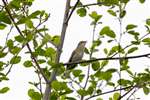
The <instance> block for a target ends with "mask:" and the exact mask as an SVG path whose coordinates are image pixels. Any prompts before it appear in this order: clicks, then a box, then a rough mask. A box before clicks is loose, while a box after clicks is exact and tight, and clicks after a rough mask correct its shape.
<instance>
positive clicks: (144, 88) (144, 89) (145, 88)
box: [143, 86, 150, 95]
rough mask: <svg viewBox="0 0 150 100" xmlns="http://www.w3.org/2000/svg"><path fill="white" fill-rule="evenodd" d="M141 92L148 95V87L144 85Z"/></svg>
mask: <svg viewBox="0 0 150 100" xmlns="http://www.w3.org/2000/svg"><path fill="white" fill-rule="evenodd" d="M143 92H144V94H145V95H148V94H149V93H150V88H148V87H146V86H145V87H143Z"/></svg>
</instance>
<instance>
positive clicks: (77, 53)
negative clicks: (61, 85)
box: [66, 41, 86, 70]
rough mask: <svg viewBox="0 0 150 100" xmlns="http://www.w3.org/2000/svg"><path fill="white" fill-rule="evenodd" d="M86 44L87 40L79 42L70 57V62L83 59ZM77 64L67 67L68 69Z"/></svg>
mask: <svg viewBox="0 0 150 100" xmlns="http://www.w3.org/2000/svg"><path fill="white" fill-rule="evenodd" d="M85 45H86V41H80V42H79V43H78V46H77V47H76V49H75V50H74V51H73V52H72V54H71V57H70V59H69V61H68V63H70V62H77V61H80V60H82V57H83V55H84V50H85ZM76 65H77V64H71V65H67V67H66V69H67V70H71V69H73V68H75V67H76Z"/></svg>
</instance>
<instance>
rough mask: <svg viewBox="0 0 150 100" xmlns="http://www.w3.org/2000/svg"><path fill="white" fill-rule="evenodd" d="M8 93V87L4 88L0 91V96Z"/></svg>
mask: <svg viewBox="0 0 150 100" xmlns="http://www.w3.org/2000/svg"><path fill="white" fill-rule="evenodd" d="M8 91H9V87H4V88H2V89H0V94H4V93H6V92H8Z"/></svg>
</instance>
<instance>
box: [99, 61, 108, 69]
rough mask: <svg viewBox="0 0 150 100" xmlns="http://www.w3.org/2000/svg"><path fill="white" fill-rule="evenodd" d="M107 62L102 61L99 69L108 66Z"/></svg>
mask: <svg viewBox="0 0 150 100" xmlns="http://www.w3.org/2000/svg"><path fill="white" fill-rule="evenodd" d="M108 62H109V61H108V60H104V61H102V63H101V68H103V67H104V66H106V65H107V64H108Z"/></svg>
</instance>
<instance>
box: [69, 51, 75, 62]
mask: <svg viewBox="0 0 150 100" xmlns="http://www.w3.org/2000/svg"><path fill="white" fill-rule="evenodd" d="M74 55H75V50H74V51H73V52H72V54H71V57H70V59H69V62H72V58H73V57H74Z"/></svg>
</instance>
